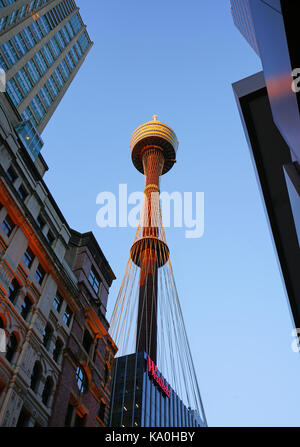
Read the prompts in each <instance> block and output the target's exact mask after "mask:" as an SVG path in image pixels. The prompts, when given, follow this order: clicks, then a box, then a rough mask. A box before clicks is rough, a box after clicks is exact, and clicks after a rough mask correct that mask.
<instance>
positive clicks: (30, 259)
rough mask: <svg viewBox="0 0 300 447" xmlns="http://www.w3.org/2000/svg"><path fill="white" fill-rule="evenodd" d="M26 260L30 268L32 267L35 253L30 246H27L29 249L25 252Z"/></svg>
mask: <svg viewBox="0 0 300 447" xmlns="http://www.w3.org/2000/svg"><path fill="white" fill-rule="evenodd" d="M23 259H24V262H25V264H26V265H27V267H28V268H31V266H32V263H33V260H34V254H33V252H32V251H31V250H30V248H29V247H27V250H26V251H25V253H24V258H23Z"/></svg>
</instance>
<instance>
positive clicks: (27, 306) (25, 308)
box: [21, 296, 32, 320]
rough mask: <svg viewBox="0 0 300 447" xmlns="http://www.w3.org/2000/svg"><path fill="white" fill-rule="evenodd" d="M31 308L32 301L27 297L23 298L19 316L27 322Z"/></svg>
mask: <svg viewBox="0 0 300 447" xmlns="http://www.w3.org/2000/svg"><path fill="white" fill-rule="evenodd" d="M31 308H32V301H31V299H30V298H29V297H28V296H25V298H24V301H23V303H22V308H21V315H22V317H23V318H24V320H27V318H28V315H29V314H30V311H31Z"/></svg>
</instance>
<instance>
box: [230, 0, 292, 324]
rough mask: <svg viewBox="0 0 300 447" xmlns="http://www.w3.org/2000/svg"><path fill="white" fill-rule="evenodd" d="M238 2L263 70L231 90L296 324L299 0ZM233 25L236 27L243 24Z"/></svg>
mask: <svg viewBox="0 0 300 447" xmlns="http://www.w3.org/2000/svg"><path fill="white" fill-rule="evenodd" d="M232 3H233V2H232ZM243 3H248V10H249V12H250V14H251V18H252V23H253V27H254V30H255V32H254V34H255V37H256V42H257V46H258V48H259V55H260V58H261V62H262V66H263V72H261V73H257V74H255V75H253V76H250V77H248V78H246V79H242V80H240V81H238V82H236V83H235V84H233V90H234V93H235V98H236V101H237V105H238V108H239V112H240V116H241V120H242V124H243V127H244V132H245V135H246V139H247V142H248V145H249V148H250V152H251V155H252V159H253V164H254V168H255V172H256V174H257V179H258V184H259V189H260V192H261V195H262V198H263V203H264V206H265V209H266V215H267V217H268V223H269V225H270V229H271V233H272V237H273V241H274V246H275V249H276V255H277V259H278V262H279V266H280V270H281V273H282V278H283V281H284V284H285V288H286V293H287V297H288V300H289V306H290V310H291V315H292V317H293V320H294V322H295V327H296V328H299V327H300V326H299V324H300V276H299V268H300V251H299V241H300V165H299V163H300V146H299V141H300V112H299V111H300V88H299V75H300V68H299V67H300V50H299V44H298V33H299V19H298V18H299V14H300V4H299V2H295V1H285V0H281V1H280V0H264V1H258V0H249V1H247V2H243ZM235 23H236V21H235ZM243 26H245V21H244V22H243ZM239 29H240V30H241V32H242V29H243V27H239ZM242 34H243V35H244V37H246V36H245V33H243V32H242Z"/></svg>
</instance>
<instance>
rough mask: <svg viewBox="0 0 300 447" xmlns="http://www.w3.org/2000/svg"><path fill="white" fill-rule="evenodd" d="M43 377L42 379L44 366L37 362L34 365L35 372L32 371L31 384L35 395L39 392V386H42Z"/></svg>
mask: <svg viewBox="0 0 300 447" xmlns="http://www.w3.org/2000/svg"><path fill="white" fill-rule="evenodd" d="M41 377H42V365H41V364H40V362H39V361H36V362H35V364H34V367H33V370H32V374H31V383H30V388H31V389H32V391H34V392H35V393H36V392H37V390H38V386H39V384H40V381H41Z"/></svg>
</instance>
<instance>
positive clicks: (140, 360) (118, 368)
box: [110, 352, 207, 427]
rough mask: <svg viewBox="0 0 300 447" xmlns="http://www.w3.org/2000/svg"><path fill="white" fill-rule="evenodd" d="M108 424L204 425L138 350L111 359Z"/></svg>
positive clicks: (149, 360)
mask: <svg viewBox="0 0 300 447" xmlns="http://www.w3.org/2000/svg"><path fill="white" fill-rule="evenodd" d="M151 363H152V365H151ZM153 367H154V368H155V373H154V371H153ZM110 426H111V427H206V426H207V425H206V423H205V421H203V420H202V419H201V417H200V415H199V414H198V413H197V412H196V411H195V410H192V409H191V408H188V407H187V406H186V405H184V403H183V401H182V400H181V399H180V397H179V396H178V395H177V394H176V393H175V391H174V390H173V389H172V388H171V387H170V385H169V384H168V382H167V381H166V379H165V378H164V377H162V375H161V374H160V372H159V371H158V370H157V369H156V366H155V365H153V362H152V361H151V359H150V358H149V356H148V355H147V354H146V353H143V352H139V353H136V354H130V355H126V356H122V357H118V358H116V360H115V368H114V377H113V390H112V400H111V413H110Z"/></svg>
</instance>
